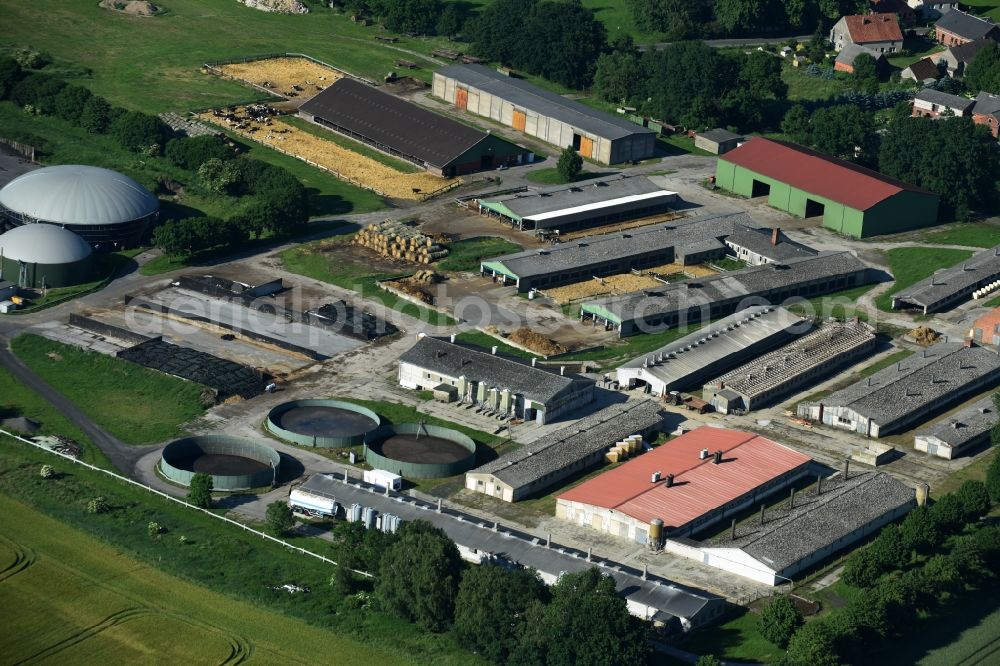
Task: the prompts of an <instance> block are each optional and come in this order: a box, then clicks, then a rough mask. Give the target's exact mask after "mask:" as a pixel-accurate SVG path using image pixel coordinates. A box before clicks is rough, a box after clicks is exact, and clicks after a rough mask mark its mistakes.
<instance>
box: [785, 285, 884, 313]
mask: <svg viewBox="0 0 1000 666" xmlns="http://www.w3.org/2000/svg"><path fill="white" fill-rule="evenodd" d="M874 287H875V285H873V284H866V285H862V286H860V287H854V288H852V289H844V290H843V291H838V292H834V293H832V294H827V295H826V296H817V297H816V298H810V299H808V300H806V301H799V302H797V303H793V304H791V305H789V306H788V310H789V311H790V312H794V313H795V314H797V315H799V316H801V317H820V318H822V319H829V318H830V317H833V318H834V319H841V320H842V319H846V318H847V317H848V316H851V317H854V316H857V317H858V318H859V319H862V320H866V321H867V319H868V316H867V314H866V313H865V311H864V310H858V309H857V308H856V305H857V300H858V299H859V298H860V297H861V296H863V295H864V294H866V293H868V292H869V291H871V290H872V289H873V288H874Z"/></svg>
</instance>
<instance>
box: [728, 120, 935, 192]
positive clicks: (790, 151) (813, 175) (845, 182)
mask: <svg viewBox="0 0 1000 666" xmlns="http://www.w3.org/2000/svg"><path fill="white" fill-rule="evenodd" d="M719 159H720V160H721V161H723V162H730V163H732V164H737V165H739V166H741V167H744V168H746V169H750V170H751V171H755V172H756V173H759V174H761V175H762V176H767V177H768V178H774V179H775V180H778V181H781V182H783V183H787V184H789V185H791V186H792V187H795V188H798V189H800V190H804V191H806V192H809V193H811V194H815V195H817V196H821V197H825V198H827V199H830V200H832V201H836V202H838V203H841V204H843V205H845V206H849V207H851V208H855V209H857V210H868V209H869V208H871V207H872V206H874V205H875V204H878V203H881V202H882V201H885V200H886V199H888V198H889V197H891V196H893V195H896V194H899V193H900V192H903V191H909V192H919V193H922V194H931V193H930V192H927V191H926V190H922V189H920V188H919V187H915V186H913V185H908V184H906V183H904V182H902V181H898V180H896V179H894V178H890V177H889V176H885V175H883V174H880V173H878V172H877V171H872V170H871V169H866V168H864V167H860V166H858V165H857V164H852V163H850V162H847V161H845V160H840V159H837V158H836V157H831V156H829V155H823V154H822V153H817V152H816V151H814V150H810V149H808V148H804V147H802V146H797V145H795V144H794V143H788V142H785V141H778V140H775V139H765V138H763V137H754V138H752V139H750V140H749V141H747V142H746V143H744V144H743V145H742V146H739V147H738V148H734V149H733V150H730V151H729V152H728V153H726V154H725V155H722V156H720V157H719Z"/></svg>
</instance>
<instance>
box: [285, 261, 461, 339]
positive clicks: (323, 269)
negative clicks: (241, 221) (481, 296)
mask: <svg viewBox="0 0 1000 666" xmlns="http://www.w3.org/2000/svg"><path fill="white" fill-rule="evenodd" d="M316 250H317V244H316V243H306V244H303V245H300V246H298V247H293V248H289V249H287V250H285V251H283V252H281V253H280V254H279V255H278V256H279V257H280V258H281V263H282V264H283V265H284V267H285V268H286V269H288V270H290V271H292V272H293V273H298V274H299V275H305V276H306V277H311V278H313V279H314V280H320V281H322V282H329V283H330V284H334V285H337V286H338V287H341V288H343V289H350V290H351V291H356V292H357V293H359V294H361V296H363V297H364V298H367V299H370V300H373V301H378V302H379V303H381V304H382V305H384V306H385V307H387V308H389V309H390V310H395V311H397V312H400V313H402V314H405V315H409V316H411V317H416V318H417V319H420V320H421V321H426V322H428V323H430V324H431V325H433V326H446V325H451V324H456V323H458V322H456V321H455V320H454V319H453V318H451V317H449V316H448V315H446V314H444V313H441V312H438V311H437V310H431V309H430V308H424V307H421V306H419V305H416V304H415V303H411V302H410V301H407V300H405V299H402V298H399V297H398V296H396V295H394V294H391V293H389V292H388V291H385V290H384V289H381V288H379V286H378V285H377V284H376V282H379V281H381V280H387V279H390V278H397V277H402V276H403V275H404V274H395V275H394V274H389V273H371V272H368V271H365V270H363V269H362V268H360V267H359V266H357V265H344V264H338V265H336V266H335V265H334V262H333V261H331V260H330V259H329V258H328V257H326V256H324V255H323V253H321V252H318V251H316Z"/></svg>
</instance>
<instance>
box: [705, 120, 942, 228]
mask: <svg viewBox="0 0 1000 666" xmlns="http://www.w3.org/2000/svg"><path fill="white" fill-rule="evenodd" d="M715 181H716V184H717V185H718V186H719V187H721V188H722V189H724V190H728V191H730V192H734V193H736V194H740V195H742V196H745V197H749V198H757V197H764V196H766V197H767V202H768V204H770V205H771V206H773V207H775V208H778V209H780V210H784V211H787V212H788V213H791V214H792V215H797V216H799V217H804V218H805V217H819V218H822V220H823V226H824V227H826V228H828V229H831V230H833V231H836V232H838V233H841V234H844V235H846V236H852V237H854V238H867V237H869V236H878V235H880V234H890V233H897V232H900V231H906V230H909V229H917V228H921V227H928V226H931V225H934V224H936V222H937V210H938V195H936V194H934V193H933V192H929V191H927V190H924V189H921V188H919V187H916V186H914V185H908V184H907V183H904V182H901V181H898V180H896V179H894V178H890V177H888V176H885V175H883V174H880V173H878V172H877V171H872V170H871V169H866V168H864V167H861V166H858V165H857V164H853V163H851V162H848V161H846V160H841V159H837V158H835V157H830V156H829V155H823V154H822V153H818V152H816V151H814V150H810V149H808V148H804V147H802V146H798V145H796V144H794V143H789V142H786V141H778V140H775V139H765V138H763V137H754V138H752V139H750V140H749V141H747V142H746V143H744V144H743V145H741V146H740V147H739V148H736V149H734V150H731V151H729V152H728V153H726V154H725V155H723V156H721V157H719V160H718V162H717V163H716V168H715Z"/></svg>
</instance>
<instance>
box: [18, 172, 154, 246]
mask: <svg viewBox="0 0 1000 666" xmlns="http://www.w3.org/2000/svg"><path fill="white" fill-rule="evenodd" d="M159 207H160V204H159V201H158V200H157V198H156V197H155V196H153V194H152V193H150V192H149V190H147V189H146V188H144V187H143V186H142V185H140V184H139V183H137V182H136V181H135V180H133V179H132V178H129V177H128V176H126V175H124V174H121V173H118V172H117V171H112V170H110V169H102V168H100V167H94V166H83V165H76V164H67V165H60V166H51V167H44V168H41V169H37V170H35V171H30V172H28V173H26V174H24V175H22V176H19V177H18V178H15V179H14V180H12V181H11V182H10V183H8V184H7V185H6V186H5V187H4V188H3V189H2V190H0V212H2V213H4V215H5V216H6V218H7V222H8V223H9V224H11V225H14V226H19V225H22V224H30V223H33V222H45V223H48V224H50V225H51V224H54V225H59V226H64V227H66V228H68V229H70V230H71V231H75V232H76V233H77V234H79V235H80V236H81V237H82V238H83V239H84V240H85V241H87V242H88V243H90V244H91V245H94V246H98V247H101V246H108V247H112V246H113V247H121V246H128V245H135V244H138V242H139V241H140V240H141V238H142V234H143V233H144V232H145V230H146V227H147V225H148V224H149V223H150V222H151V221H152V220H153V219H154V218H155V216H156V215H157V213H158V211H159Z"/></svg>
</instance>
